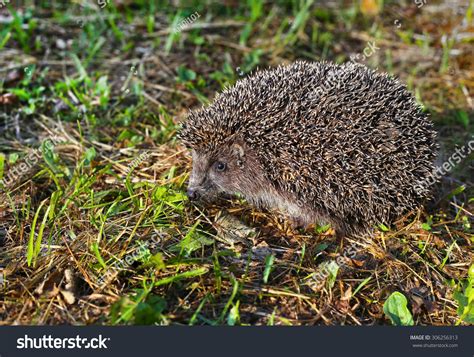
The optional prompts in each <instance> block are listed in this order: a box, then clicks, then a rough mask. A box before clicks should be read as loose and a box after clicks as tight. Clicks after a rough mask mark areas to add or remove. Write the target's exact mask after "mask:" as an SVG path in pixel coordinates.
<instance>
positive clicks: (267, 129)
mask: <svg viewBox="0 0 474 357" xmlns="http://www.w3.org/2000/svg"><path fill="white" fill-rule="evenodd" d="M179 137H180V139H181V140H182V141H183V143H184V144H185V145H186V146H187V147H188V148H190V149H192V150H193V172H192V174H191V179H190V185H189V191H188V192H189V193H190V196H191V197H192V198H196V196H197V195H199V196H201V197H204V198H212V197H213V196H215V195H216V194H218V193H220V192H224V193H231V194H233V193H240V194H242V195H243V196H244V197H245V198H247V199H248V200H249V201H250V202H252V203H255V204H257V205H259V206H266V207H268V208H277V209H280V210H284V211H286V212H287V213H289V215H290V216H292V217H293V218H296V219H297V220H299V221H303V222H304V223H314V221H317V220H322V221H329V222H331V223H333V224H334V225H335V226H336V229H337V230H339V231H342V232H345V233H354V232H356V231H358V230H360V229H362V230H366V229H368V228H370V227H372V226H373V225H374V224H379V223H390V222H391V221H392V220H393V219H395V218H396V217H398V216H400V215H401V214H403V213H405V212H407V211H408V210H411V209H414V208H416V207H417V206H419V205H420V203H421V202H422V200H423V199H424V198H426V196H427V195H428V193H429V188H428V187H422V188H421V189H420V187H418V188H417V187H416V186H417V184H418V183H419V182H423V181H424V180H425V179H426V178H427V177H429V176H430V175H432V172H433V170H434V163H433V162H434V159H435V156H436V149H437V144H436V140H435V132H434V130H433V125H432V123H431V122H430V121H429V119H428V118H427V116H426V115H425V114H424V113H423V112H422V110H421V108H420V107H419V105H417V103H416V102H415V99H414V98H413V96H412V95H411V94H410V93H409V92H408V91H407V89H406V87H405V86H404V85H403V84H401V83H400V82H399V81H398V80H396V79H392V78H390V77H389V76H388V75H386V74H380V73H377V72H375V71H374V70H371V69H368V68H367V67H365V66H362V65H358V64H353V63H346V64H343V65H337V64H332V63H327V62H320V63H308V62H303V61H298V62H295V63H293V64H291V65H288V66H279V67H277V68H274V69H269V70H265V71H260V72H257V73H256V74H254V75H252V76H249V77H248V78H245V79H242V80H239V81H238V82H237V83H236V84H235V86H233V87H232V88H230V89H226V90H225V91H223V92H222V93H221V94H219V95H217V96H216V98H215V100H214V102H213V103H212V104H211V105H209V106H208V107H205V108H201V109H199V110H195V111H191V112H190V114H189V116H188V118H187V120H186V121H185V123H184V124H183V126H182V128H181V130H180V133H179Z"/></svg>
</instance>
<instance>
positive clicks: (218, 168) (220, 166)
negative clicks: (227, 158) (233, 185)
mask: <svg viewBox="0 0 474 357" xmlns="http://www.w3.org/2000/svg"><path fill="white" fill-rule="evenodd" d="M214 167H215V168H216V171H219V172H223V171H225V169H226V168H227V165H226V163H225V162H222V161H217V162H216V163H215V164H214Z"/></svg>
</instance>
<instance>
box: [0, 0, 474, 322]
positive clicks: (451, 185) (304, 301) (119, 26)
mask: <svg viewBox="0 0 474 357" xmlns="http://www.w3.org/2000/svg"><path fill="white" fill-rule="evenodd" d="M363 3H364V5H360V6H359V4H358V3H348V4H346V5H344V6H342V7H338V8H336V7H331V6H329V5H328V6H324V7H323V6H321V5H319V3H318V2H314V1H294V2H291V1H288V2H287V1H281V2H278V4H270V3H266V2H262V1H259V0H249V1H248V2H241V3H238V4H237V5H236V6H235V7H234V8H232V9H231V8H229V7H225V6H223V5H220V4H218V3H199V2H192V5H189V4H188V5H187V6H186V5H184V3H183V4H182V5H181V6H177V7H171V6H169V4H167V3H164V2H163V3H162V2H159V1H158V2H156V3H154V2H152V3H150V2H147V1H136V2H134V5H133V6H132V5H125V4H124V3H118V2H117V3H114V2H110V3H109V4H108V5H107V6H105V7H103V8H101V7H99V6H97V4H95V3H94V2H89V3H86V2H83V3H82V6H81V4H79V3H77V2H75V3H71V4H69V5H66V4H64V5H63V4H54V5H51V4H50V2H44V3H42V4H40V5H36V6H33V5H32V6H28V7H26V8H15V7H14V5H13V3H11V4H9V5H7V7H6V8H3V9H0V15H1V16H6V17H7V18H8V21H6V22H5V24H4V25H3V27H2V29H0V48H1V51H2V52H1V54H0V61H1V64H2V65H1V66H0V133H1V135H0V153H2V154H1V155H0V178H3V179H4V183H5V182H6V183H7V184H5V185H3V186H1V188H0V277H3V283H2V284H0V294H1V295H0V296H1V299H0V324H6V325H9V324H14V323H18V324H64V323H67V324H108V325H109V324H160V325H168V324H182V325H222V324H226V325H312V324H326V325H341V324H343V325H373V324H392V323H395V322H397V321H409V322H410V323H411V322H413V323H414V324H415V325H455V324H460V325H464V324H470V323H473V321H474V319H473V317H472V314H473V312H472V311H473V309H472V300H473V299H472V281H473V280H474V279H473V278H472V274H468V271H469V267H471V266H472V264H473V256H474V254H473V249H472V248H473V243H474V235H473V229H472V217H473V212H474V194H473V190H472V177H473V167H472V157H473V156H472V154H471V155H470V156H468V157H466V158H464V160H463V161H462V162H461V163H460V164H459V165H457V166H456V167H455V168H454V170H453V171H452V172H450V173H449V174H448V175H446V176H445V177H443V179H442V180H441V182H440V183H439V184H437V185H436V187H435V198H434V199H433V200H432V201H430V202H426V204H425V206H424V207H422V208H421V209H420V210H418V211H415V212H410V213H407V215H406V216H405V217H401V218H400V220H399V221H397V222H394V224H393V225H392V226H390V227H387V226H381V227H379V228H378V230H377V234H376V236H375V237H374V238H369V237H362V238H357V239H356V238H346V239H343V240H337V239H336V237H335V236H334V231H333V230H332V229H331V228H330V227H328V226H324V227H314V229H312V230H308V231H293V230H292V229H290V227H289V225H288V222H287V221H285V220H284V219H283V218H282V217H280V216H277V215H275V214H273V213H270V212H262V211H257V210H255V209H254V208H252V207H251V206H249V205H248V204H247V203H246V202H245V201H243V200H242V199H240V198H238V197H236V198H234V199H232V200H224V201H221V202H218V203H216V204H213V205H211V206H208V207H199V206H194V205H193V204H191V203H190V202H189V201H188V199H187V198H186V195H185V186H186V181H187V179H188V176H189V172H190V168H191V159H190V156H189V153H187V152H186V150H185V149H184V148H183V147H182V146H181V145H180V143H179V142H177V141H176V139H175V134H176V130H177V128H178V126H179V122H180V121H181V120H182V119H183V118H184V117H185V115H186V112H187V110H188V109H189V108H193V107H196V106H199V105H202V104H205V103H208V102H209V101H211V100H212V98H213V96H214V95H215V93H216V92H217V91H219V90H221V89H222V88H224V87H226V86H230V85H232V84H233V83H235V81H236V80H238V78H239V77H242V76H246V75H248V74H250V73H252V72H254V71H255V70H257V69H259V68H264V67H267V66H274V65H277V64H280V63H288V62H291V61H293V60H295V59H307V60H320V59H327V60H332V61H336V62H343V61H347V60H349V59H350V56H351V55H354V54H361V53H362V52H363V50H364V48H366V47H367V46H368V43H369V42H371V41H374V42H375V43H376V46H377V47H380V50H376V51H375V52H374V53H373V54H372V55H370V56H368V57H367V58H366V59H365V60H364V61H363V64H365V65H368V66H370V67H373V68H377V67H378V68H379V70H380V71H387V72H389V73H391V74H393V75H395V76H397V77H399V78H400V79H401V80H402V81H403V82H406V83H407V84H408V85H409V87H410V90H411V91H412V92H413V93H415V94H416V97H417V99H418V100H419V101H420V103H422V104H423V105H424V107H425V109H426V111H428V112H429V113H430V116H431V118H432V119H433V121H434V122H435V125H436V128H437V130H438V132H439V133H440V135H439V139H440V142H441V147H442V150H441V162H442V161H443V160H445V159H446V158H448V157H449V156H450V155H451V154H452V153H453V152H454V150H455V148H456V147H462V146H463V145H465V144H466V143H467V142H468V141H469V140H470V139H471V138H472V135H473V123H472V118H473V103H472V93H473V91H474V83H473V81H472V78H473V70H472V68H473V66H472V65H473V63H472V56H471V52H472V51H471V48H472V41H473V40H474V34H473V27H472V10H473V6H474V5H473V2H472V1H471V2H470V3H469V4H468V6H466V7H465V8H459V9H453V8H449V9H446V8H443V6H442V5H439V4H438V5H435V4H431V3H427V4H426V5H424V6H423V7H422V8H420V9H418V8H416V6H414V5H413V4H411V5H410V4H408V3H407V5H404V6H402V5H398V4H394V3H390V2H389V3H385V4H383V6H382V4H381V3H380V2H371V1H368V2H363ZM86 5H87V6H86ZM446 11H453V14H452V16H451V17H450V19H451V20H450V21H449V24H448V25H443V26H441V23H442V21H443V19H444V18H445V15H446ZM195 12H197V13H199V15H200V16H199V17H198V18H197V20H196V21H195V22H193V23H192V24H190V25H189V26H187V27H185V28H184V29H183V30H182V31H181V32H179V33H174V32H173V29H174V28H175V26H176V25H177V24H178V23H180V21H182V20H183V19H184V18H186V17H187V16H189V15H191V14H193V13H195ZM396 20H398V21H396ZM398 25H400V26H398ZM53 139H54V140H53ZM51 143H52V144H51ZM336 262H338V263H336ZM471 270H472V268H471ZM1 281H2V280H1V279H0V282H1ZM400 294H401V295H400ZM391 297H392V298H391ZM393 297H396V298H393ZM397 301H401V304H402V305H400V306H398V305H397ZM384 306H386V308H385V310H387V311H386V312H385V313H384ZM397 309H398V310H397ZM393 311H403V314H404V316H397V315H396V313H395V315H394V312H393ZM394 321H395V322H394Z"/></svg>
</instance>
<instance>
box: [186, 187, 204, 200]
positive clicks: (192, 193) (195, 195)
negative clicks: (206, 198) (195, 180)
mask: <svg viewBox="0 0 474 357" xmlns="http://www.w3.org/2000/svg"><path fill="white" fill-rule="evenodd" d="M199 197H201V193H200V192H199V189H198V188H196V187H189V188H188V198H189V199H190V200H191V201H197V200H198V199H199Z"/></svg>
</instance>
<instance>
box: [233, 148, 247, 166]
mask: <svg viewBox="0 0 474 357" xmlns="http://www.w3.org/2000/svg"><path fill="white" fill-rule="evenodd" d="M232 154H233V155H234V156H235V157H236V158H237V166H238V167H240V168H242V167H243V166H244V159H245V150H244V147H243V146H242V145H241V144H239V143H238V142H234V143H233V144H232Z"/></svg>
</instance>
